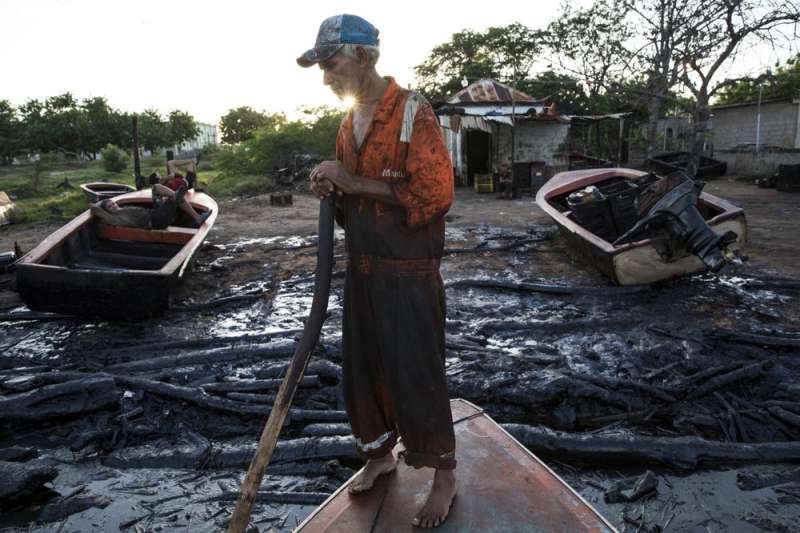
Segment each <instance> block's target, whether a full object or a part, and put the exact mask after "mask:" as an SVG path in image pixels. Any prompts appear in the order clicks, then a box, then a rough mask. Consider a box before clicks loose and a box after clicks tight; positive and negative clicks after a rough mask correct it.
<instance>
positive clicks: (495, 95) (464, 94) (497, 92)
mask: <svg viewBox="0 0 800 533" xmlns="http://www.w3.org/2000/svg"><path fill="white" fill-rule="evenodd" d="M512 91H513V93H514V98H513V100H514V101H516V102H538V100H537V99H536V98H534V97H532V96H530V95H527V94H525V93H523V92H522V91H517V90H514V89H512V88H511V87H509V86H508V85H505V84H503V83H500V82H499V81H496V80H490V79H480V80H478V81H475V82H473V83H471V84H469V85H468V86H467V87H466V88H464V89H462V90H460V91H458V92H457V93H456V94H454V95H453V96H451V97H450V98H448V99H447V103H448V104H460V103H466V102H472V103H489V102H511V101H512V98H511V94H512Z"/></svg>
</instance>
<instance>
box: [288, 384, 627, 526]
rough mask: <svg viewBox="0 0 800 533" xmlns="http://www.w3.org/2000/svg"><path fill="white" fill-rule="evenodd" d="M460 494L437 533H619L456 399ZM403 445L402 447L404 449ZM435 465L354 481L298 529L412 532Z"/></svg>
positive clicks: (404, 468) (484, 418)
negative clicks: (366, 483) (364, 483)
mask: <svg viewBox="0 0 800 533" xmlns="http://www.w3.org/2000/svg"><path fill="white" fill-rule="evenodd" d="M451 408H452V411H453V420H454V429H455V432H456V459H457V460H458V462H459V466H458V469H457V471H456V478H457V480H458V481H457V483H458V493H457V495H456V499H455V501H454V503H453V508H452V509H451V511H450V516H449V518H448V519H447V522H445V523H444V524H443V525H442V526H440V527H439V528H437V531H443V532H462V531H481V532H483V533H493V532H501V531H502V532H548V533H549V532H564V533H567V532H569V533H579V532H596V533H600V532H613V531H614V528H613V526H611V525H610V524H609V523H608V522H607V521H606V520H605V519H604V518H603V517H602V516H600V514H599V513H597V511H595V510H594V509H593V508H592V507H591V506H590V505H589V504H588V503H586V501H585V500H583V499H582V498H581V497H580V496H579V495H578V494H577V493H576V492H575V491H573V490H572V489H571V488H570V487H569V486H568V485H567V484H566V483H564V481H563V480H561V479H560V478H559V477H558V476H557V475H555V474H554V473H553V472H552V471H551V470H550V469H549V468H547V466H545V465H544V463H542V462H541V461H540V460H539V459H537V458H536V457H535V456H534V455H533V454H532V453H530V452H529V451H528V450H526V449H525V448H524V447H523V446H522V445H521V444H520V443H519V442H517V441H516V440H515V439H514V438H513V437H511V436H510V435H509V434H508V433H506V432H505V431H504V430H503V429H502V428H500V426H498V425H497V424H496V423H495V422H494V421H493V420H492V419H491V418H489V417H488V416H487V415H486V414H484V413H483V412H482V411H481V410H480V409H478V408H477V407H476V406H474V405H473V404H471V403H469V402H467V401H464V400H453V401H451ZM401 447H402V444H399V445H398V448H401ZM432 477H433V470H432V469H430V468H421V469H414V468H411V467H409V466H407V465H405V464H404V463H402V462H401V463H400V464H398V468H397V471H396V473H395V474H392V475H389V476H385V477H383V478H381V479H380V480H379V482H378V483H377V484H376V486H375V487H374V488H373V490H372V491H370V492H368V493H366V494H362V495H358V496H350V495H349V494H348V493H347V486H348V484H349V483H350V482H351V481H352V479H351V480H350V481H348V482H347V483H345V485H343V486H342V487H341V488H340V489H339V490H338V491H337V492H336V493H335V494H334V495H333V496H331V497H330V498H329V499H328V500H327V501H326V502H325V503H323V504H322V505H321V506H320V507H319V508H318V509H317V510H316V511H315V512H314V513H313V514H312V515H311V516H310V517H308V518H307V519H306V520H305V521H304V522H303V523H302V524H301V525H300V526H299V527H298V529H297V531H299V532H302V533H317V532H323V531H325V532H329V533H344V532H348V533H349V532H353V531H365V532H367V531H381V532H384V531H386V532H412V531H419V529H418V528H415V527H413V526H412V525H411V519H412V518H413V516H414V513H415V512H416V510H417V509H419V507H420V506H421V505H422V503H423V502H424V501H425V495H426V494H427V491H428V490H429V487H430V482H431V480H432Z"/></svg>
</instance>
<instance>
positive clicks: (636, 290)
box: [446, 279, 652, 296]
mask: <svg viewBox="0 0 800 533" xmlns="http://www.w3.org/2000/svg"><path fill="white" fill-rule="evenodd" d="M446 287H448V288H449V287H459V288H460V287H475V288H482V289H499V290H509V291H517V292H539V293H543V294H555V295H566V296H570V295H584V296H623V295H628V294H641V293H643V292H649V291H650V290H652V289H651V288H650V286H649V285H631V286H626V287H569V286H566V285H550V284H546V283H527V282H525V283H515V282H512V281H502V280H489V279H462V280H459V281H454V282H452V283H448V284H446Z"/></svg>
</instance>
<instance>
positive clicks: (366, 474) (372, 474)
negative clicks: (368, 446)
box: [347, 451, 397, 494]
mask: <svg viewBox="0 0 800 533" xmlns="http://www.w3.org/2000/svg"><path fill="white" fill-rule="evenodd" d="M395 468H397V458H396V457H395V456H394V454H393V453H392V452H391V451H390V452H389V453H387V454H386V455H384V456H383V457H380V458H378V459H370V460H368V461H367V464H366V465H364V470H362V471H361V474H359V476H358V477H357V478H356V479H354V480H353V482H352V483H351V484H350V487H349V488H348V489H347V491H348V492H349V493H350V494H360V493H362V492H366V491H368V490H369V489H371V488H372V486H373V485H374V484H375V480H376V479H378V478H379V477H380V476H382V475H383V474H388V473H390V472H394V469H395Z"/></svg>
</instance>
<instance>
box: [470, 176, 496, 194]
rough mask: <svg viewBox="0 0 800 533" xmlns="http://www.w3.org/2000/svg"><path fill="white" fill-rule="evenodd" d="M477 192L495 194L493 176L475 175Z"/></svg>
mask: <svg viewBox="0 0 800 533" xmlns="http://www.w3.org/2000/svg"><path fill="white" fill-rule="evenodd" d="M474 187H475V192H477V193H491V192H494V180H493V179H492V175H491V174H475V184H474Z"/></svg>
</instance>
